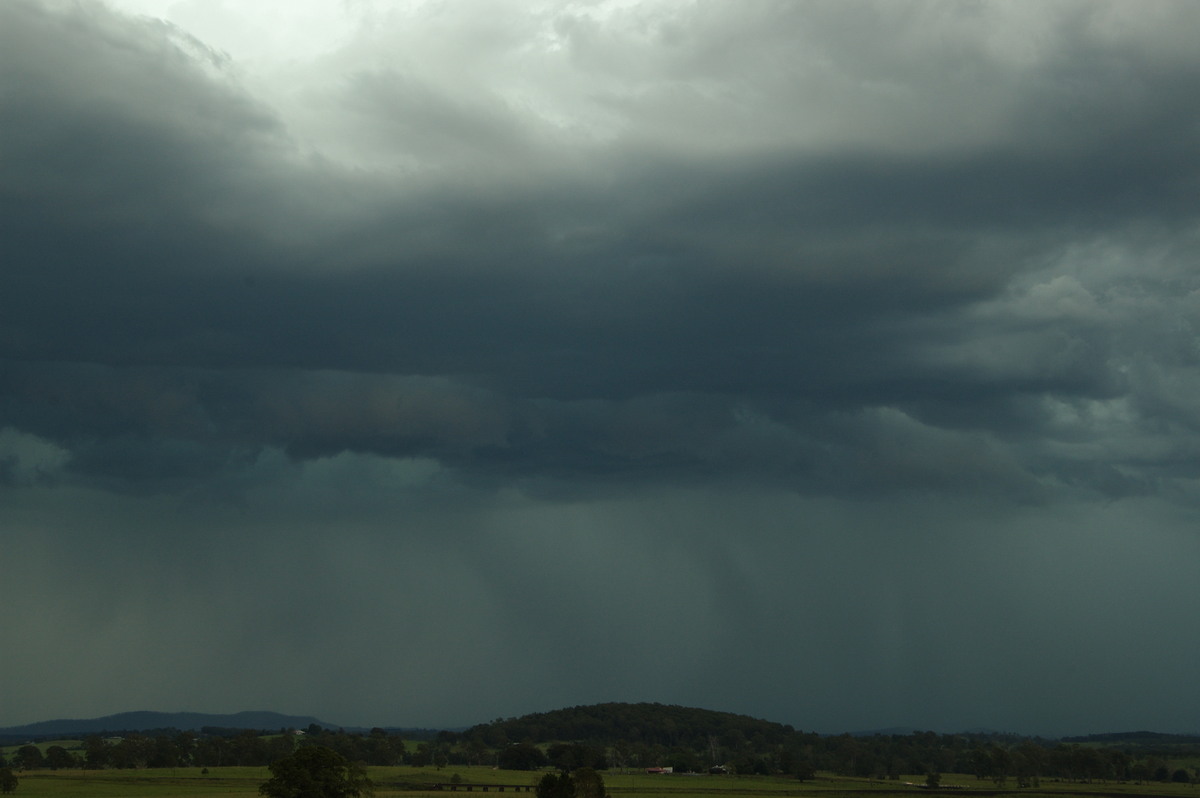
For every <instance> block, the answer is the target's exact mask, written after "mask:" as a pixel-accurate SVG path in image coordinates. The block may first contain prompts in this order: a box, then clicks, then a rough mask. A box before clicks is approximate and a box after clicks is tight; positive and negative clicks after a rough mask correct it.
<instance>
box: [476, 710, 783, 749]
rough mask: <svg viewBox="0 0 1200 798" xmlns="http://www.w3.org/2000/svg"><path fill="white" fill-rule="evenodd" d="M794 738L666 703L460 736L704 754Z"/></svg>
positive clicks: (577, 713)
mask: <svg viewBox="0 0 1200 798" xmlns="http://www.w3.org/2000/svg"><path fill="white" fill-rule="evenodd" d="M795 734H796V730H795V729H793V728H792V727H791V726H785V725H783V724H781V723H773V722H771V721H767V720H759V719H757V718H752V717H750V716H748V715H735V714H733V713H730V712H716V711H714V710H710V709H696V708H693V707H681V706H674V705H668V704H649V703H643V704H621V703H610V704H592V705H589V706H578V707H568V708H566V709H558V710H555V711H553V712H539V713H535V714H532V715H524V716H522V717H519V718H508V719H497V720H494V721H492V722H491V723H483V724H480V725H478V726H473V727H471V728H470V729H468V730H467V731H466V732H464V733H463V736H464V737H466V738H468V739H479V740H482V741H484V742H486V743H488V744H491V745H494V744H496V742H497V741H500V740H510V741H513V742H518V741H528V742H533V743H547V742H555V741H575V742H587V743H597V744H613V743H615V742H617V741H625V742H628V743H633V744H640V745H662V746H667V747H669V748H674V747H681V748H689V749H694V750H705V749H707V748H709V747H710V742H711V740H712V739H713V738H719V739H722V740H744V741H746V742H752V743H753V744H754V747H755V748H766V747H770V746H776V745H781V744H783V743H784V742H785V741H787V740H788V739H789V738H792V737H793V736H794V735H795Z"/></svg>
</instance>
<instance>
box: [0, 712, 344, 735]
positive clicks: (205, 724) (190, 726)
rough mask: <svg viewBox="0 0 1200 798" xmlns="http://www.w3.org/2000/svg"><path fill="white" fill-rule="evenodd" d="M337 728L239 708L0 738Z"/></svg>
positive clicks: (62, 726) (122, 718) (44, 724)
mask: <svg viewBox="0 0 1200 798" xmlns="http://www.w3.org/2000/svg"><path fill="white" fill-rule="evenodd" d="M314 723H315V724H316V725H318V726H321V727H323V728H337V727H336V726H334V725H332V724H329V723H325V722H324V721H321V720H318V719H316V718H312V717H307V716H297V715H281V714H280V713H278V712H238V713H236V714H232V715H214V714H208V713H203V712H121V713H118V714H116V715H105V716H104V717H101V718H90V719H86V720H80V719H61V720H44V721H40V722H38V723H29V724H26V725H24V726H9V727H7V728H0V739H8V740H13V739H20V740H27V739H34V738H49V737H83V736H86V735H89V734H101V733H104V732H113V733H116V732H130V731H137V732H145V731H154V730H158V729H177V730H179V731H200V730H201V729H204V728H221V729H263V730H275V729H305V728H308V727H309V726H310V725H312V724H314Z"/></svg>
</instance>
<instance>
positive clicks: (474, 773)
mask: <svg viewBox="0 0 1200 798" xmlns="http://www.w3.org/2000/svg"><path fill="white" fill-rule="evenodd" d="M269 775H270V774H269V773H268V772H267V769H266V768H238V767H228V768H209V772H208V773H202V772H201V769H200V768H176V769H170V768H167V769H160V770H159V769H147V770H99V771H96V770H90V771H89V770H59V771H50V770H42V771H27V772H24V773H19V774H18V776H19V778H20V780H21V781H20V785H19V786H18V787H17V791H16V793H15V794H14V798H42V797H43V796H45V798H76V797H78V798H218V796H220V798H256V797H257V796H258V785H259V784H261V783H262V782H263V781H265V780H266V779H267V778H268V777H269ZM455 775H457V776H458V778H459V779H460V780H461V784H460V785H458V787H457V790H456V791H455V792H454V793H449V792H448V791H443V792H436V791H434V790H433V788H432V785H434V784H436V783H449V782H450V781H451V779H452V778H454V777H455ZM368 776H370V778H371V779H372V780H373V781H374V782H375V783H376V791H375V794H376V796H377V797H378V798H388V797H389V796H399V795H404V796H408V797H409V798H433V796H437V798H450V796H451V795H454V796H456V798H468V790H467V786H468V785H474V786H473V788H472V789H471V790H470V791H469V798H483V792H484V789H483V785H500V784H504V785H511V786H525V785H533V784H535V783H536V782H537V780H538V779H539V778H540V777H541V774H540V773H528V772H522V771H512V770H492V769H490V768H483V767H475V768H467V767H448V768H444V769H442V770H436V769H434V768H412V767H407V766H400V767H373V768H368ZM905 781H910V782H913V783H914V784H920V783H923V782H924V779H923V777H918V776H911V777H904V778H903V779H901V781H899V782H896V781H872V780H867V779H850V778H839V777H833V776H828V775H822V776H820V777H818V778H817V779H814V780H813V781H809V782H804V783H801V782H798V781H796V780H794V779H786V778H775V777H758V776H753V777H735V776H684V775H670V776H664V775H655V776H650V775H646V774H644V773H640V772H635V773H629V774H623V773H619V772H609V773H605V774H604V782H605V786H606V787H607V788H608V791H609V793H611V794H612V795H613V796H614V798H693V797H694V798H717V796H725V795H728V796H749V797H750V798H855V797H856V796H870V798H888V796H893V795H894V796H901V795H904V794H907V795H912V796H916V795H920V796H927V795H928V794H929V791H926V790H921V789H919V788H917V787H915V786H909V785H906V784H905V783H904V782H905ZM942 783H943V784H944V785H961V786H962V788H963V789H962V790H956V789H953V788H949V787H947V788H943V789H941V790H938V792H943V793H958V792H968V793H973V794H976V795H980V796H1014V798H1015V796H1021V797H1022V798H1050V797H1052V796H1053V797H1055V798H1124V796H1130V797H1131V798H1133V797H1135V796H1163V797H1164V798H1189V797H1190V798H1200V787H1196V786H1192V785H1188V784H1143V785H1138V784H1130V783H1125V784H1118V783H1111V782H1110V783H1100V782H1094V783H1091V784H1077V783H1069V782H1057V781H1043V782H1042V785H1041V786H1040V787H1036V788H1029V789H1024V790H1022V789H1018V788H1017V787H1015V786H1011V787H1009V788H1007V789H997V788H996V787H995V786H994V785H993V784H992V783H991V782H987V781H984V782H980V781H976V779H975V778H974V777H973V776H960V775H953V774H946V775H943V777H942ZM498 792H499V790H498V789H497V788H496V787H494V786H489V788H488V790H487V796H488V798H499V796H498V795H497V793H498ZM504 795H505V796H506V797H507V798H514V796H515V795H522V796H525V795H530V796H532V793H524V792H520V793H514V792H513V791H512V790H505V792H504Z"/></svg>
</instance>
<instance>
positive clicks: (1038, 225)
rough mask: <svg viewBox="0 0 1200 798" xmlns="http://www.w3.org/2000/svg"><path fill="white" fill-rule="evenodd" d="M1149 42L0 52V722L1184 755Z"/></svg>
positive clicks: (1049, 22)
mask: <svg viewBox="0 0 1200 798" xmlns="http://www.w3.org/2000/svg"><path fill="white" fill-rule="evenodd" d="M1197 32H1200V3H1196V2H1191V1H1190V0H1162V2H1157V3H1154V4H1149V5H1147V4H1132V3H1127V2H1121V0H992V1H989V0H983V1H982V2H973V3H947V2H942V1H941V0H861V1H855V0H850V1H847V0H811V1H810V2H804V3H779V2H774V0H745V2H741V3H736V4H734V3H728V2H725V1H724V0H546V2H541V3H536V4H531V3H527V2H524V0H494V1H493V2H488V3H486V4H475V3H445V2H440V1H439V0H346V1H345V2H342V1H341V0H293V2H289V3H287V4H286V5H282V4H279V3H277V2H263V1H262V0H246V1H245V2H238V3H226V2H208V1H207V0H80V2H72V1H70V0H4V2H0V97H3V98H4V101H3V103H2V108H0V113H2V114H3V124H0V153H3V157H2V158H0V203H2V207H3V211H4V212H3V213H0V244H3V251H4V253H5V254H4V263H3V265H2V266H0V550H2V551H3V557H4V562H5V564H6V565H7V566H8V567H7V568H6V569H5V572H4V574H3V578H2V579H0V606H4V607H5V608H7V610H8V611H7V612H5V613H3V615H0V640H4V641H5V644H6V646H8V647H9V648H10V649H11V650H12V651H13V652H14V655H13V656H10V657H7V658H5V659H4V660H3V661H2V662H0V706H2V707H4V711H5V712H7V713H11V717H12V718H14V719H17V720H20V719H23V718H32V717H37V716H42V715H61V714H64V713H65V712H67V711H71V712H78V713H83V714H87V715H92V716H103V715H106V714H112V713H113V712H115V711H117V710H119V709H120V708H121V707H124V706H130V705H138V706H165V705H178V704H186V705H189V706H194V707H198V708H201V709H205V710H211V709H213V708H221V707H237V706H245V705H249V704H256V705H257V704H266V705H271V706H277V707H282V708H284V709H286V708H289V707H298V706H303V707H305V708H306V710H307V711H308V712H311V713H313V714H314V715H315V716H316V717H322V716H323V717H331V718H337V719H339V720H351V721H353V720H356V719H363V718H372V719H374V720H375V721H383V722H385V723H389V725H393V724H398V725H412V726H426V727H428V726H429V725H430V724H432V723H434V722H438V723H444V722H451V723H464V722H471V721H476V722H478V721H477V720H476V719H480V718H488V717H508V716H514V715H516V714H517V713H518V712H520V711H523V710H527V709H528V708H529V707H532V706H550V707H554V706H559V707H562V706H572V705H585V704H592V703H597V702H601V701H605V700H611V699H612V698H614V697H619V698H621V699H622V700H625V701H630V702H637V701H639V700H646V699H649V698H652V699H654V700H655V701H658V702H662V703H670V704H677V705H680V706H708V707H713V708H716V709H718V710H720V711H732V712H736V713H738V714H744V715H748V716H751V717H763V718H765V717H777V718H781V719H783V720H780V721H778V722H786V723H790V724H791V725H793V726H798V727H799V726H804V727H808V728H813V729H874V728H888V727H892V726H896V725H898V724H904V725H906V726H912V727H914V728H928V729H964V728H973V727H987V728H996V729H1020V730H1023V731H1022V732H1021V733H1024V734H1036V735H1043V736H1049V735H1053V734H1059V733H1062V732H1065V731H1068V730H1078V731H1077V732H1076V733H1083V730H1087V729H1103V730H1107V729H1121V728H1146V729H1159V730H1162V731H1163V732H1167V733H1190V732H1189V731H1188V730H1191V729H1194V728H1195V727H1196V719H1195V718H1196V716H1195V711H1194V707H1195V706H1196V705H1197V703H1200V685H1197V683H1196V680H1195V678H1194V673H1193V667H1192V666H1193V663H1195V662H1200V637H1198V636H1197V635H1195V634H1192V631H1193V629H1194V626H1195V622H1194V615H1195V608H1196V607H1197V606H1200V579H1196V577H1195V573H1194V571H1195V565H1196V563H1197V562H1200V531H1198V530H1200V466H1198V464H1200V403H1198V402H1197V401H1196V396H1197V395H1198V393H1200V269H1197V266H1196V264H1197V263H1198V262H1200V210H1198V208H1197V202H1196V186H1197V185H1200V159H1197V158H1196V153H1197V152H1198V151H1200V124H1198V123H1197V117H1196V112H1195V110H1194V109H1195V107H1196V103H1195V97H1197V96H1200V49H1198V48H1197V47H1196V34H1197Z"/></svg>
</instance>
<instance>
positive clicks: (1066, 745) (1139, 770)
mask: <svg viewBox="0 0 1200 798" xmlns="http://www.w3.org/2000/svg"><path fill="white" fill-rule="evenodd" d="M216 731H218V730H212V732H216ZM311 747H319V748H324V749H328V750H330V751H333V752H335V753H336V754H337V755H338V756H340V757H342V758H343V759H345V761H347V762H353V763H362V764H364V765H371V766H392V765H401V764H405V765H413V766H417V767H422V768H425V767H434V768H442V767H447V766H450V765H468V766H480V765H485V766H491V767H499V768H503V769H508V770H535V769H539V768H544V767H554V768H555V769H556V770H558V771H559V772H561V773H574V772H579V771H580V770H581V769H584V768H587V769H591V770H593V771H611V770H621V771H626V772H629V771H632V770H635V769H646V768H670V769H672V770H673V771H674V772H676V773H683V772H718V773H729V774H735V775H748V774H755V775H785V776H790V777H796V778H799V779H802V780H804V779H810V778H812V777H813V776H814V775H815V774H816V773H817V772H818V771H822V772H827V773H833V774H838V775H843V776H852V777H863V778H876V779H884V780H887V779H899V778H900V776H901V774H921V777H922V778H923V779H924V778H925V777H926V774H939V773H965V774H972V775H973V776H974V777H975V779H977V780H980V781H984V782H990V783H991V784H993V785H995V786H1007V785H1010V784H1011V785H1013V786H1035V785H1037V784H1039V783H1040V781H1041V780H1042V779H1047V778H1054V779H1063V780H1068V781H1079V782H1085V781H1090V782H1095V781H1125V782H1151V781H1153V782H1177V783H1185V782H1186V783H1192V782H1196V781H1200V778H1198V777H1200V772H1198V770H1197V768H1196V764H1197V763H1198V762H1200V741H1194V742H1189V741H1188V739H1187V738H1180V737H1178V736H1164V737H1163V738H1157V737H1153V736H1147V735H1146V734H1144V733H1143V734H1138V735H1135V736H1132V737H1130V738H1129V739H1123V738H1120V737H1116V736H1113V737H1110V738H1106V739H1103V740H1094V739H1087V740H1076V741H1055V740H1044V739H1040V738H1026V737H1020V736H1017V735H1001V734H936V733H934V732H914V733H911V734H878V735H873V736H865V737H864V736H851V735H846V734H844V735H839V736H832V737H831V736H822V735H819V734H815V733H812V732H803V731H798V730H796V729H794V728H792V727H791V726H787V725H783V724H779V723H772V722H769V721H765V720H758V719H755V718H751V717H747V716H744V715H735V714H731V713H724V712H713V711H710V710H703V709H694V708H688V707H679V706H666V705H662V704H599V705H592V706H580V707H570V708H566V709H562V710H558V711H555V712H545V713H537V714H532V715H526V716H524V717H520V718H508V719H498V720H496V721H493V722H492V723H486V724H480V725H478V726H474V727H472V728H470V729H467V730H466V731H462V732H451V731H442V732H439V733H438V734H437V735H436V736H435V737H434V738H432V739H429V740H423V741H412V740H409V741H405V740H404V739H403V738H402V737H401V736H400V735H398V734H393V733H390V732H389V731H387V730H385V729H381V728H377V729H372V730H371V731H369V732H346V731H341V730H337V731H335V730H330V729H325V728H321V727H319V726H316V725H315V724H314V725H312V726H310V727H309V728H307V729H304V730H277V731H275V732H271V733H263V732H255V731H246V730H236V733H211V732H210V733H205V732H201V733H198V734H197V733H194V732H179V731H162V732H160V733H156V734H140V733H129V734H126V735H123V736H121V737H102V736H100V735H93V736H91V737H88V738H87V739H85V740H82V741H79V742H78V743H75V744H67V745H64V744H58V743H49V742H45V743H43V744H41V745H35V744H26V745H22V746H13V747H10V748H8V749H5V751H4V754H3V758H2V761H0V766H4V765H10V766H11V767H12V768H14V769H15V770H17V771H20V770H35V769H43V768H45V769H69V768H90V769H122V768H173V767H186V766H193V767H196V766H198V767H224V766H231V765H240V766H262V765H270V764H272V763H275V762H279V761H280V760H283V759H285V758H287V757H291V756H292V755H293V753H294V752H296V751H297V750H301V749H305V748H311Z"/></svg>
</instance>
